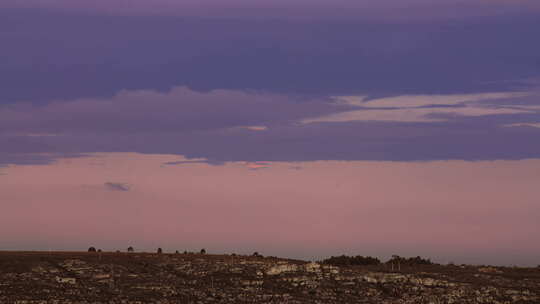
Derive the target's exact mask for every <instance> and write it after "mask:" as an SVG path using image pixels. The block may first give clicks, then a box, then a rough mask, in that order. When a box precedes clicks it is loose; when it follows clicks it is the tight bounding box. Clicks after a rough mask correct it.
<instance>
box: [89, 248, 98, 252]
mask: <svg viewBox="0 0 540 304" xmlns="http://www.w3.org/2000/svg"><path fill="white" fill-rule="evenodd" d="M88 252H96V248H94V247H90V248H88Z"/></svg>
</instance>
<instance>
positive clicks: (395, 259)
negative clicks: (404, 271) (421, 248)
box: [386, 255, 433, 266]
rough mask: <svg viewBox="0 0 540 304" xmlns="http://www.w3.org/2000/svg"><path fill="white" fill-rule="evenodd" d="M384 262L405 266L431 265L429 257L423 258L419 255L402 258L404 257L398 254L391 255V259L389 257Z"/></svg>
mask: <svg viewBox="0 0 540 304" xmlns="http://www.w3.org/2000/svg"><path fill="white" fill-rule="evenodd" d="M386 263H394V264H400V265H407V266H418V265H433V262H431V260H430V259H424V258H422V257H420V256H417V257H413V258H404V257H400V256H399V255H393V256H392V259H390V260H389V261H388V262H386Z"/></svg>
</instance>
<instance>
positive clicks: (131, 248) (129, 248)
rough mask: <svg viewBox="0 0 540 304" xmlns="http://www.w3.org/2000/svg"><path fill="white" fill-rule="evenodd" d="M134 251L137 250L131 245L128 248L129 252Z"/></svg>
mask: <svg viewBox="0 0 540 304" xmlns="http://www.w3.org/2000/svg"><path fill="white" fill-rule="evenodd" d="M133 251H135V250H134V249H133V247H131V246H129V247H128V249H127V252H133Z"/></svg>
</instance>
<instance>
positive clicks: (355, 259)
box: [322, 255, 381, 266]
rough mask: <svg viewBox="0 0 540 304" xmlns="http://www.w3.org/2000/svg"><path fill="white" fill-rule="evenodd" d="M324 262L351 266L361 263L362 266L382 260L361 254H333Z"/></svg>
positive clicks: (377, 263) (375, 263) (378, 262)
mask: <svg viewBox="0 0 540 304" xmlns="http://www.w3.org/2000/svg"><path fill="white" fill-rule="evenodd" d="M322 263H323V264H328V265H334V266H351V265H355V266H356V265H361V266H367V265H379V264H380V263H381V261H380V260H379V259H377V258H374V257H370V256H367V257H364V256H361V255H357V256H346V255H342V256H336V257H335V256H332V257H330V258H328V259H326V260H323V261H322Z"/></svg>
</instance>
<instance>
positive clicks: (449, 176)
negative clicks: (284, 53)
mask: <svg viewBox="0 0 540 304" xmlns="http://www.w3.org/2000/svg"><path fill="white" fill-rule="evenodd" d="M178 160H179V157H178V156H171V155H141V154H133V153H130V154H124V153H115V154H99V155H94V156H92V157H88V158H77V159H63V160H61V161H59V162H57V163H54V164H51V165H46V166H11V167H8V168H7V169H6V168H4V169H3V170H2V171H3V172H4V173H5V175H0V202H1V207H2V212H1V213H0V239H2V241H3V243H2V244H1V246H2V247H3V248H0V249H18V248H27V249H48V247H52V248H55V249H84V247H87V246H90V245H93V246H98V247H101V248H104V249H125V248H127V246H129V245H132V246H134V247H136V248H144V249H147V250H152V249H153V248H154V247H157V246H161V247H164V248H167V249H170V250H176V249H178V250H184V249H187V250H196V249H198V248H202V247H205V248H207V249H208V250H210V251H214V252H233V251H235V252H244V253H250V252H251V251H254V250H258V251H260V252H263V253H264V254H268V255H270V254H272V255H281V256H292V257H300V258H320V257H323V256H325V255H331V254H334V255H335V254H340V253H350V254H365V255H378V256H383V257H385V256H388V255H390V254H393V253H398V254H402V255H408V254H409V255H426V256H430V257H433V258H434V259H435V260H438V261H440V262H444V261H448V260H454V261H456V262H473V263H474V262H478V263H480V262H482V263H489V262H493V263H500V264H518V265H519V264H534V263H535V262H534V261H533V258H534V257H535V256H538V254H539V253H540V245H539V244H538V242H537V240H538V238H539V237H540V224H539V223H538V220H537V219H538V218H540V206H539V204H538V197H539V196H540V188H539V187H538V184H539V182H540V160H522V161H492V162H463V161H440V162H422V163H401V162H364V161H357V162H338V161H319V162H305V163H301V164H300V166H301V167H302V169H301V170H291V169H290V168H291V164H290V163H279V162H270V163H264V164H263V165H264V167H265V168H264V170H250V168H252V169H253V165H256V164H250V163H248V164H246V163H240V162H239V163H227V164H226V165H223V166H212V165H207V164H201V163H186V164H183V165H178V166H164V165H162V164H163V163H165V162H171V161H178ZM259 165H260V164H259ZM293 165H298V164H293ZM256 167H257V166H256ZM105 183H119V184H128V185H130V190H129V191H114V190H112V189H114V188H111V187H106V186H105ZM36 244H37V245H36ZM32 246H33V247H32ZM509 257H519V258H516V259H517V260H512V259H510V258H509Z"/></svg>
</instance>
